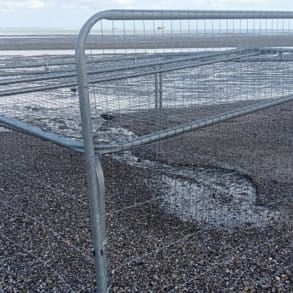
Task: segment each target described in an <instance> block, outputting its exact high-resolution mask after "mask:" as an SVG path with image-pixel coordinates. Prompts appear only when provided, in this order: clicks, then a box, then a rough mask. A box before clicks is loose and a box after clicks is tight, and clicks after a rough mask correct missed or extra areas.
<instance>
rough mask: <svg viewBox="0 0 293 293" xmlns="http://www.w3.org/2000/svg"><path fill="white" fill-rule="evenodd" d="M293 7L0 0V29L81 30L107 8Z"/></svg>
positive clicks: (260, 2) (218, 1) (277, 5)
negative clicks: (90, 19) (93, 17)
mask: <svg viewBox="0 0 293 293" xmlns="http://www.w3.org/2000/svg"><path fill="white" fill-rule="evenodd" d="M114 8H117V9H123V8H131V9H229V10H235V9H236V10H238V9H239V10H241V9H242V10H286V11H288V10H293V1H292V0H0V29H2V30H3V29H5V28H9V27H17V28H52V29H54V28H62V29H78V28H80V27H81V25H82V24H83V23H84V22H85V21H86V19H88V18H89V17H90V16H91V15H93V14H94V13H95V12H97V11H100V10H105V9H114Z"/></svg>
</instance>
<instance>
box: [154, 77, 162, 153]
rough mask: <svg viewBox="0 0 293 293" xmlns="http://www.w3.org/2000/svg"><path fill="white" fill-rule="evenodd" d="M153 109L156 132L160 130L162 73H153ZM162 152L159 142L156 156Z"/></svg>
mask: <svg viewBox="0 0 293 293" xmlns="http://www.w3.org/2000/svg"><path fill="white" fill-rule="evenodd" d="M155 109H156V116H157V130H158V131H160V130H162V110H163V77H162V72H159V73H155ZM161 152H162V143H161V141H158V142H157V155H158V154H160V153H161Z"/></svg>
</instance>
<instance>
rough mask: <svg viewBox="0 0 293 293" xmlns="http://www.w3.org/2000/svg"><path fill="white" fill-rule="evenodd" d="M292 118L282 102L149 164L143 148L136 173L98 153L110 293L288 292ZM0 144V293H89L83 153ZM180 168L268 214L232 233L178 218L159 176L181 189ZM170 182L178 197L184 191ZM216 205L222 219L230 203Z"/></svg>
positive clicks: (183, 140)
mask: <svg viewBox="0 0 293 293" xmlns="http://www.w3.org/2000/svg"><path fill="white" fill-rule="evenodd" d="M202 107H204V106H202ZM292 109H293V103H292V102H290V103H286V104H283V105H280V106H276V107H273V108H271V109H267V110H264V111H261V112H258V113H255V114H250V115H248V116H244V117H241V118H237V119H233V120H229V121H226V122H223V123H219V124H216V125H214V126H211V127H207V128H203V129H201V130H198V131H194V132H191V133H187V134H184V135H180V136H177V137H175V138H172V139H168V140H165V141H164V142H163V144H162V153H161V154H160V156H157V154H156V152H155V151H154V150H155V149H156V148H155V146H153V145H150V146H147V147H145V148H143V149H136V150H134V151H133V155H135V157H136V158H138V159H137V160H139V164H138V163H136V164H130V163H128V162H126V161H125V160H121V159H119V158H115V156H110V155H108V156H103V158H102V163H103V167H104V172H105V183H106V208H107V218H106V219H107V237H108V245H107V246H108V250H107V257H108V276H109V280H108V282H109V288H110V292H290V291H291V290H292V267H291V265H292V264H291V261H290V254H291V249H292V246H291V243H292V196H293V172H292V169H293V156H292V151H293V130H292V122H293V115H292V113H293V111H292ZM202 110H203V108H201V109H199V112H202ZM207 111H208V110H207ZM173 118H174V121H177V120H178V119H182V117H180V116H176V117H175V116H174V117H173ZM125 127H127V125H126V126H125ZM2 130H3V131H2ZM142 131H143V130H142ZM145 131H146V130H145ZM0 141H1V143H0V156H1V161H0V169H1V176H0V204H1V220H0V228H1V230H0V233H1V237H0V255H1V258H0V261H1V266H0V291H3V292H22V291H36V292H52V291H53V292H94V290H95V284H94V279H95V269H94V259H93V254H92V246H91V236H90V224H89V208H88V202H87V194H86V182H85V180H86V177H85V167H84V159H83V156H82V154H78V153H75V152H72V151H69V150H66V149H63V148H60V147H59V146H56V145H54V144H52V143H50V142H47V141H43V140H40V139H37V138H32V137H29V136H25V135H23V134H20V133H17V132H12V131H4V129H1V132H0ZM144 162H153V163H152V164H150V165H144V164H143V163H144ZM148 166H151V167H148ZM160 166H165V167H162V168H160ZM166 166H168V168H167V167H166ZM180 168H181V170H185V173H184V172H183V171H182V172H183V173H181V174H179V175H178V174H177V173H176V174H175V175H174V174H173V175H172V174H171V175H172V176H173V177H172V176H171V175H170V174H169V173H170V172H169V171H170V170H175V169H176V170H178V169H180ZM191 169H192V170H195V169H196V170H202V171H201V172H204V171H203V170H205V172H206V173H207V174H208V173H209V174H221V176H222V175H225V176H226V177H225V176H224V178H227V176H228V175H227V174H231V172H232V173H233V174H234V173H235V174H236V175H237V176H238V177H237V178H241V180H242V179H243V178H245V180H246V181H245V182H248V183H249V186H252V187H253V188H254V189H255V195H254V198H253V201H252V203H251V207H252V206H253V208H252V209H254V211H264V210H266V211H270V213H272V214H274V215H278V216H276V217H270V219H269V220H268V221H264V220H263V219H264V217H265V215H264V214H261V213H260V215H262V216H261V217H260V218H259V219H257V220H255V221H250V222H249V221H245V222H241V221H239V222H238V223H237V225H232V226H231V225H226V223H225V220H223V221H222V222H221V223H220V225H214V224H212V225H210V223H209V222H204V221H200V219H201V218H198V217H197V218H196V217H195V218H194V217H192V216H189V217H188V216H187V219H186V214H185V218H184V217H183V218H182V217H180V215H183V214H184V213H183V211H182V210H181V212H180V213H178V212H176V211H175V210H174V208H172V207H174V205H173V206H172V203H171V208H170V205H169V209H167V208H166V205H164V202H165V203H166V201H164V195H165V194H166V188H165V186H166V184H167V183H169V181H168V180H169V179H166V177H163V176H166V172H167V171H168V172H169V173H168V175H170V176H171V177H170V176H169V177H168V178H174V177H178V178H179V179H180V178H181V179H182V178H184V180H185V181H188V182H189V183H188V184H189V186H191V185H192V184H193V183H194V182H193V180H194V179H193V178H191V177H190V178H191V179H186V178H187V175H186V174H187V173H186V172H187V171H186V170H191ZM166 170H167V171H166ZM173 173H174V172H173ZM198 174H199V173H198ZM218 177H220V175H218ZM164 178H165V184H162V180H164ZM178 178H177V181H176V182H177V185H176V186H177V188H178V186H179V183H178V182H185V181H182V180H181V181H180V180H179V179H178ZM239 180H240V179H239ZM166 182H167V183H166ZM209 182H211V184H212V180H207V183H209ZM217 182H218V181H217ZM248 183H247V184H248ZM172 184H173V183H172ZM172 184H171V186H172ZM180 184H181V183H180ZM228 185H229V184H228ZM169 186H170V185H169ZM198 188H199V187H198ZM181 189H183V188H181ZM167 190H168V189H167ZM178 198H180V197H178ZM182 199H183V197H182ZM221 200H222V201H220V202H221V203H222V206H221V207H222V209H221V213H222V215H225V212H227V211H228V210H225V209H224V208H223V207H225V204H226V203H225V202H227V201H229V199H226V200H223V198H221ZM162 202H163V203H162ZM190 204H191V205H192V201H191V202H190ZM230 206H231V205H230ZM182 207H184V206H183V205H181V208H182ZM189 207H190V206H189ZM189 210H191V209H189ZM245 214H246V213H245ZM266 215H267V214H266ZM242 217H244V214H241V215H239V219H240V218H242ZM221 219H225V217H221ZM226 219H229V216H228V215H227V217H226ZM229 221H232V218H231V219H230V220H229ZM261 221H264V222H261ZM227 222H228V220H227ZM257 223H262V224H261V225H256V224H257Z"/></svg>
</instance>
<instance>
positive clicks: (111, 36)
mask: <svg viewBox="0 0 293 293" xmlns="http://www.w3.org/2000/svg"><path fill="white" fill-rule="evenodd" d="M292 43H293V13H292V12H256V11H136V10H109V11H103V12H100V13H97V14H96V15H94V16H93V17H92V18H90V19H89V20H88V21H87V22H86V23H85V25H84V26H83V28H82V29H81V31H80V34H79V37H78V40H77V43H76V62H74V60H73V59H72V58H71V57H70V56H67V58H66V59H64V58H63V59H62V60H60V59H58V58H55V59H48V60H46V61H45V62H43V61H38V60H34V62H33V63H30V64H26V63H24V62H20V64H15V59H14V60H13V61H11V64H9V63H7V60H6V64H5V65H1V69H2V70H1V80H0V87H1V90H0V107H1V113H0V123H1V124H2V125H4V126H5V127H9V128H11V129H14V130H17V131H21V132H24V133H26V134H29V135H33V136H36V137H39V138H43V139H46V140H49V141H53V142H54V143H57V144H59V145H61V146H65V147H66V148H69V149H72V150H74V151H78V152H84V153H85V160H86V172H87V186H88V200H89V207H90V219H91V220H90V221H91V232H92V238H93V246H94V252H95V267H96V281H97V282H96V285H97V292H106V291H107V290H108V289H111V290H112V291H117V292H120V291H119V290H126V291H127V290H130V291H134V292H136V291H137V292H142V291H143V290H155V291H159V290H167V291H171V292H173V291H178V292H181V290H187V292H188V290H199V289H198V288H197V287H196V286H197V285H198V284H197V283H196V281H195V279H196V280H197V278H199V279H198V280H199V281H198V282H199V283H200V282H201V281H200V276H202V275H204V274H205V273H208V272H212V271H213V266H212V265H209V264H206V268H207V271H204V272H201V273H199V272H198V270H197V265H196V263H195V261H196V259H192V261H191V262H190V263H189V262H185V261H186V259H187V258H188V255H191V254H196V253H203V254H204V255H208V251H207V250H206V249H207V248H206V247H204V246H205V245H208V243H209V242H210V237H205V235H207V234H209V233H207V234H206V232H205V231H206V230H205V229H212V230H213V229H215V231H218V229H223V228H224V229H232V231H233V229H234V228H235V227H236V229H237V228H239V227H242V226H245V225H252V227H253V228H252V229H262V228H263V227H267V226H269V225H272V224H273V223H274V224H275V225H276V226H282V225H283V224H284V221H283V220H284V219H285V221H286V219H287V218H286V213H284V214H282V213H281V212H280V211H279V210H276V209H270V208H268V207H267V206H265V207H258V206H257V201H258V200H259V199H258V197H257V195H256V194H257V192H256V186H255V184H254V182H252V180H250V178H248V177H246V176H243V175H242V174H241V171H242V169H241V168H242V167H243V169H244V171H247V170H250V169H249V167H248V166H247V165H246V164H244V166H242V165H241V164H242V163H243V161H241V160H240V163H241V164H240V163H239V164H240V165H241V167H240V166H237V164H234V165H233V164H232V163H231V160H229V158H226V159H227V162H228V163H227V166H226V162H225V156H226V155H227V154H228V153H232V154H233V152H234V153H235V154H237V155H238V156H240V155H241V151H239V148H240V150H241V147H243V146H242V145H241V143H240V142H239V144H238V145H237V149H238V150H237V151H236V146H235V149H233V147H231V145H233V143H232V142H231V137H232V140H233V134H234V135H235V137H237V138H238V139H239V140H241V139H240V138H239V133H238V132H239V131H242V132H243V137H245V130H246V129H245V126H246V125H247V127H248V126H249V127H248V128H249V129H250V132H249V133H250V134H247V137H246V140H245V139H243V143H244V144H246V143H247V142H248V145H249V146H248V147H247V149H248V150H250V151H251V152H253V151H254V148H253V144H254V142H255V143H256V142H257V141H258V140H259V141H260V142H261V143H263V141H264V140H266V139H267V141H268V145H272V148H269V150H268V152H271V151H272V150H273V148H274V147H275V143H276V144H277V142H276V141H275V140H277V139H276V138H275V137H270V135H267V134H266V133H265V132H264V133H262V129H265V126H264V123H261V121H259V120H258V119H257V118H256V117H257V116H256V114H253V113H254V112H257V111H260V110H263V111H264V112H265V113H269V114H266V115H268V116H269V115H270V112H269V110H265V109H267V108H271V107H273V106H276V108H278V107H279V108H278V109H281V110H278V111H282V109H283V110H284V113H286V115H288V113H289V115H290V110H286V107H285V108H282V105H283V104H285V105H291V104H292V100H293V91H292V90H293V86H292V85H293V83H292V81H293V80H292V76H293V75H292V71H293V51H292V47H293V46H292ZM75 64H76V68H75ZM75 70H77V74H76V71H75ZM76 77H77V79H76ZM76 92H78V96H77V94H76ZM78 97H79V100H78ZM290 107H291V106H290ZM290 107H288V108H289V109H290ZM266 111H267V112H266ZM261 113H263V112H261ZM244 115H248V116H247V118H239V119H238V117H242V116H244ZM266 115H264V117H263V121H265V122H266V123H267V124H269V125H271V124H270V123H269V119H268V118H267V116H266ZM272 115H273V114H272ZM251 117H253V118H251ZM229 119H230V120H231V119H233V120H232V122H233V121H236V124H235V126H234V125H230V124H229V125H228V124H226V125H225V124H223V123H222V124H221V122H225V121H227V120H229ZM251 121H252V122H251ZM219 123H220V124H219ZM238 123H239V124H238ZM282 123H283V124H282ZM282 123H281V122H280V123H279V124H280V125H283V130H284V133H285V134H286V140H288V141H289V142H286V143H287V145H284V149H283V148H282V151H283V152H284V153H286V154H287V153H289V149H290V147H291V139H292V138H291V136H290V135H291V134H290V133H291V132H290V129H289V126H288V125H290V118H288V119H287V120H285V121H282ZM252 125H256V126H254V127H253V126H252ZM280 125H279V127H280ZM202 128H206V129H205V130H200V129H202ZM197 129H198V131H197V132H195V134H194V133H193V131H194V130H197ZM251 129H253V131H255V133H256V136H257V137H258V138H256V137H253V135H254V134H253V133H252V132H251ZM191 133H192V135H191ZM215 133H216V134H217V135H216V136H215ZM252 137H253V138H252ZM267 137H268V138H267ZM209 138H210V140H209ZM286 140H285V141H286ZM229 142H230V143H231V144H229ZM241 142H242V140H241ZM181 143H182V145H181ZM216 144H219V147H218V146H217V145H216ZM183 145H184V146H183ZM220 146H221V148H220ZM217 148H218V149H219V150H218V151H219V152H220V151H222V153H221V156H222V157H223V159H221V156H219V154H218V152H217ZM223 149H225V150H226V151H223ZM243 149H245V148H244V147H243ZM243 152H244V154H245V155H247V156H248V154H247V153H245V150H243ZM252 157H253V156H252ZM256 157H257V156H256ZM288 158H289V156H288ZM271 159H273V163H272V164H273V165H274V166H277V165H278V164H279V163H280V165H282V166H283V167H284V162H283V161H282V162H279V161H278V160H281V159H280V158H278V157H277V156H276V157H274V156H272V157H271ZM282 160H283V159H282ZM101 161H102V162H103V164H104V166H103V167H102V164H101ZM219 161H221V163H219ZM247 162H250V161H249V159H247ZM229 163H231V164H232V167H231V166H230V165H229ZM285 165H286V164H285ZM202 166H204V167H203V168H202ZM215 166H216V167H222V168H224V167H226V168H225V169H220V170H218V169H217V168H215ZM235 166H236V167H235ZM286 166H287V169H286V168H285V169H286V170H287V174H288V173H290V172H288V170H289V169H292V166H291V161H290V159H289V160H288V162H287V165H286ZM0 167H1V166H0ZM238 167H239V168H238ZM266 167H267V168H269V166H266ZM231 169H235V170H236V171H232V170H231ZM280 169H281V168H280ZM252 170H254V169H253V168H252ZM255 170H258V169H257V168H255ZM278 170H279V169H278ZM104 171H105V172H106V176H105V178H106V185H105V183H104ZM247 172H248V171H247ZM278 172H279V171H278ZM280 172H281V171H280ZM282 172H283V171H282ZM284 172H285V171H284ZM248 173H249V175H251V176H252V174H253V171H251V173H250V172H248ZM285 173H286V172H285ZM275 176H276V178H279V179H280V178H281V177H282V176H281V175H280V174H279V173H278V174H277V175H276V174H275ZM286 176H287V175H286ZM252 177H253V176H252ZM280 180H281V179H280ZM105 188H106V190H107V193H106V198H105ZM278 200H279V202H283V201H284V200H283V199H282V198H281V199H278ZM105 201H106V202H107V204H105ZM274 204H275V206H276V205H277V204H276V202H274ZM132 217H133V218H132ZM282 218H284V219H282ZM106 220H107V221H108V223H109V226H108V227H107V228H106ZM124 222H125V223H126V225H124V224H123V223H124ZM190 223H192V225H189V224H190ZM194 223H195V224H194ZM285 226H286V225H285ZM195 227H196V228H195ZM207 227H208V228H207ZM148 229H149V230H150V231H148ZM198 229H203V230H201V231H204V232H203V233H199V232H198V231H199V230H198ZM106 231H107V232H108V235H107V233H106ZM197 233H199V234H197ZM216 233H221V232H216ZM236 234H237V233H236ZM244 234H245V233H244ZM197 235H201V236H197ZM223 235H224V234H223ZM242 236H243V235H242ZM280 237H281V236H280ZM280 237H279V238H280ZM240 238H241V237H240ZM279 238H278V239H279ZM191 241H195V242H196V243H197V245H199V247H198V248H195V247H194V246H192V243H191ZM273 241H275V239H274V240H273ZM252 243H253V241H252ZM267 246H269V244H268V242H262V241H260V242H257V243H254V246H253V247H258V248H259V249H261V248H263V247H266V249H267ZM107 248H108V249H107ZM74 249H75V250H76V247H74ZM172 249H173V250H174V252H172ZM107 250H108V251H107ZM169 250H170V251H171V252H170V251H169ZM176 250H178V251H179V252H178V258H181V259H178V258H177V257H176V255H177V254H176V253H177V252H176ZM248 251H249V252H251V251H252V246H251V247H249V249H248ZM107 252H109V255H108V257H109V262H108V264H107ZM114 255H115V257H113V256H114ZM87 257H88V256H87ZM226 257H228V255H227V256H226ZM161 262H162V264H164V263H166V266H167V268H164V266H163V267H162V265H160V263H161ZM214 262H215V263H214V265H215V266H218V265H220V264H225V265H226V264H227V263H229V261H227V259H226V258H225V255H223V258H221V260H218V257H217V256H215V261H214ZM107 265H108V267H107ZM170 267H174V271H172V270H171V271H169V270H170ZM203 267H204V266H200V267H199V269H202V268H203ZM160 273H162V274H163V275H164V277H162V278H161V277H160ZM193 274H194V276H193ZM149 275H152V277H150V276H149ZM126 276H128V278H129V279H127V277H126ZM196 276H197V277H196ZM138 280H140V281H141V282H142V284H139V283H138ZM238 281H239V280H235V284H236V283H237V282H238ZM65 283H66V282H65ZM205 286H206V287H205ZM223 286H225V285H223ZM227 286H228V285H227ZM69 287H70V286H69ZM204 287H205V288H206V289H207V290H209V289H211V288H210V287H209V286H208V285H207V284H206V283H205V284H203V285H202V287H200V288H204Z"/></svg>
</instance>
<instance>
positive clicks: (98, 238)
mask: <svg viewBox="0 0 293 293" xmlns="http://www.w3.org/2000/svg"><path fill="white" fill-rule="evenodd" d="M97 18H99V14H97ZM95 21H96V20H92V19H90V20H89V21H88V22H86V23H85V25H84V27H83V28H82V30H81V31H80V34H79V36H78V40H77V43H76V69H77V80H78V93H79V103H80V114H81V122H82V132H83V140H84V153H85V161H86V173H87V189H88V201H89V206H90V223H91V232H92V238H93V247H94V252H95V266H96V292H98V293H106V292H107V265H106V263H107V261H106V225H105V220H106V219H105V216H106V212H105V185H104V174H103V168H102V164H101V162H100V158H99V156H97V155H96V154H95V150H94V141H93V130H92V120H91V110H90V100H89V85H88V79H87V64H86V57H85V44H86V39H87V35H88V33H89V30H90V28H91V26H92V25H93V23H95Z"/></svg>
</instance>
